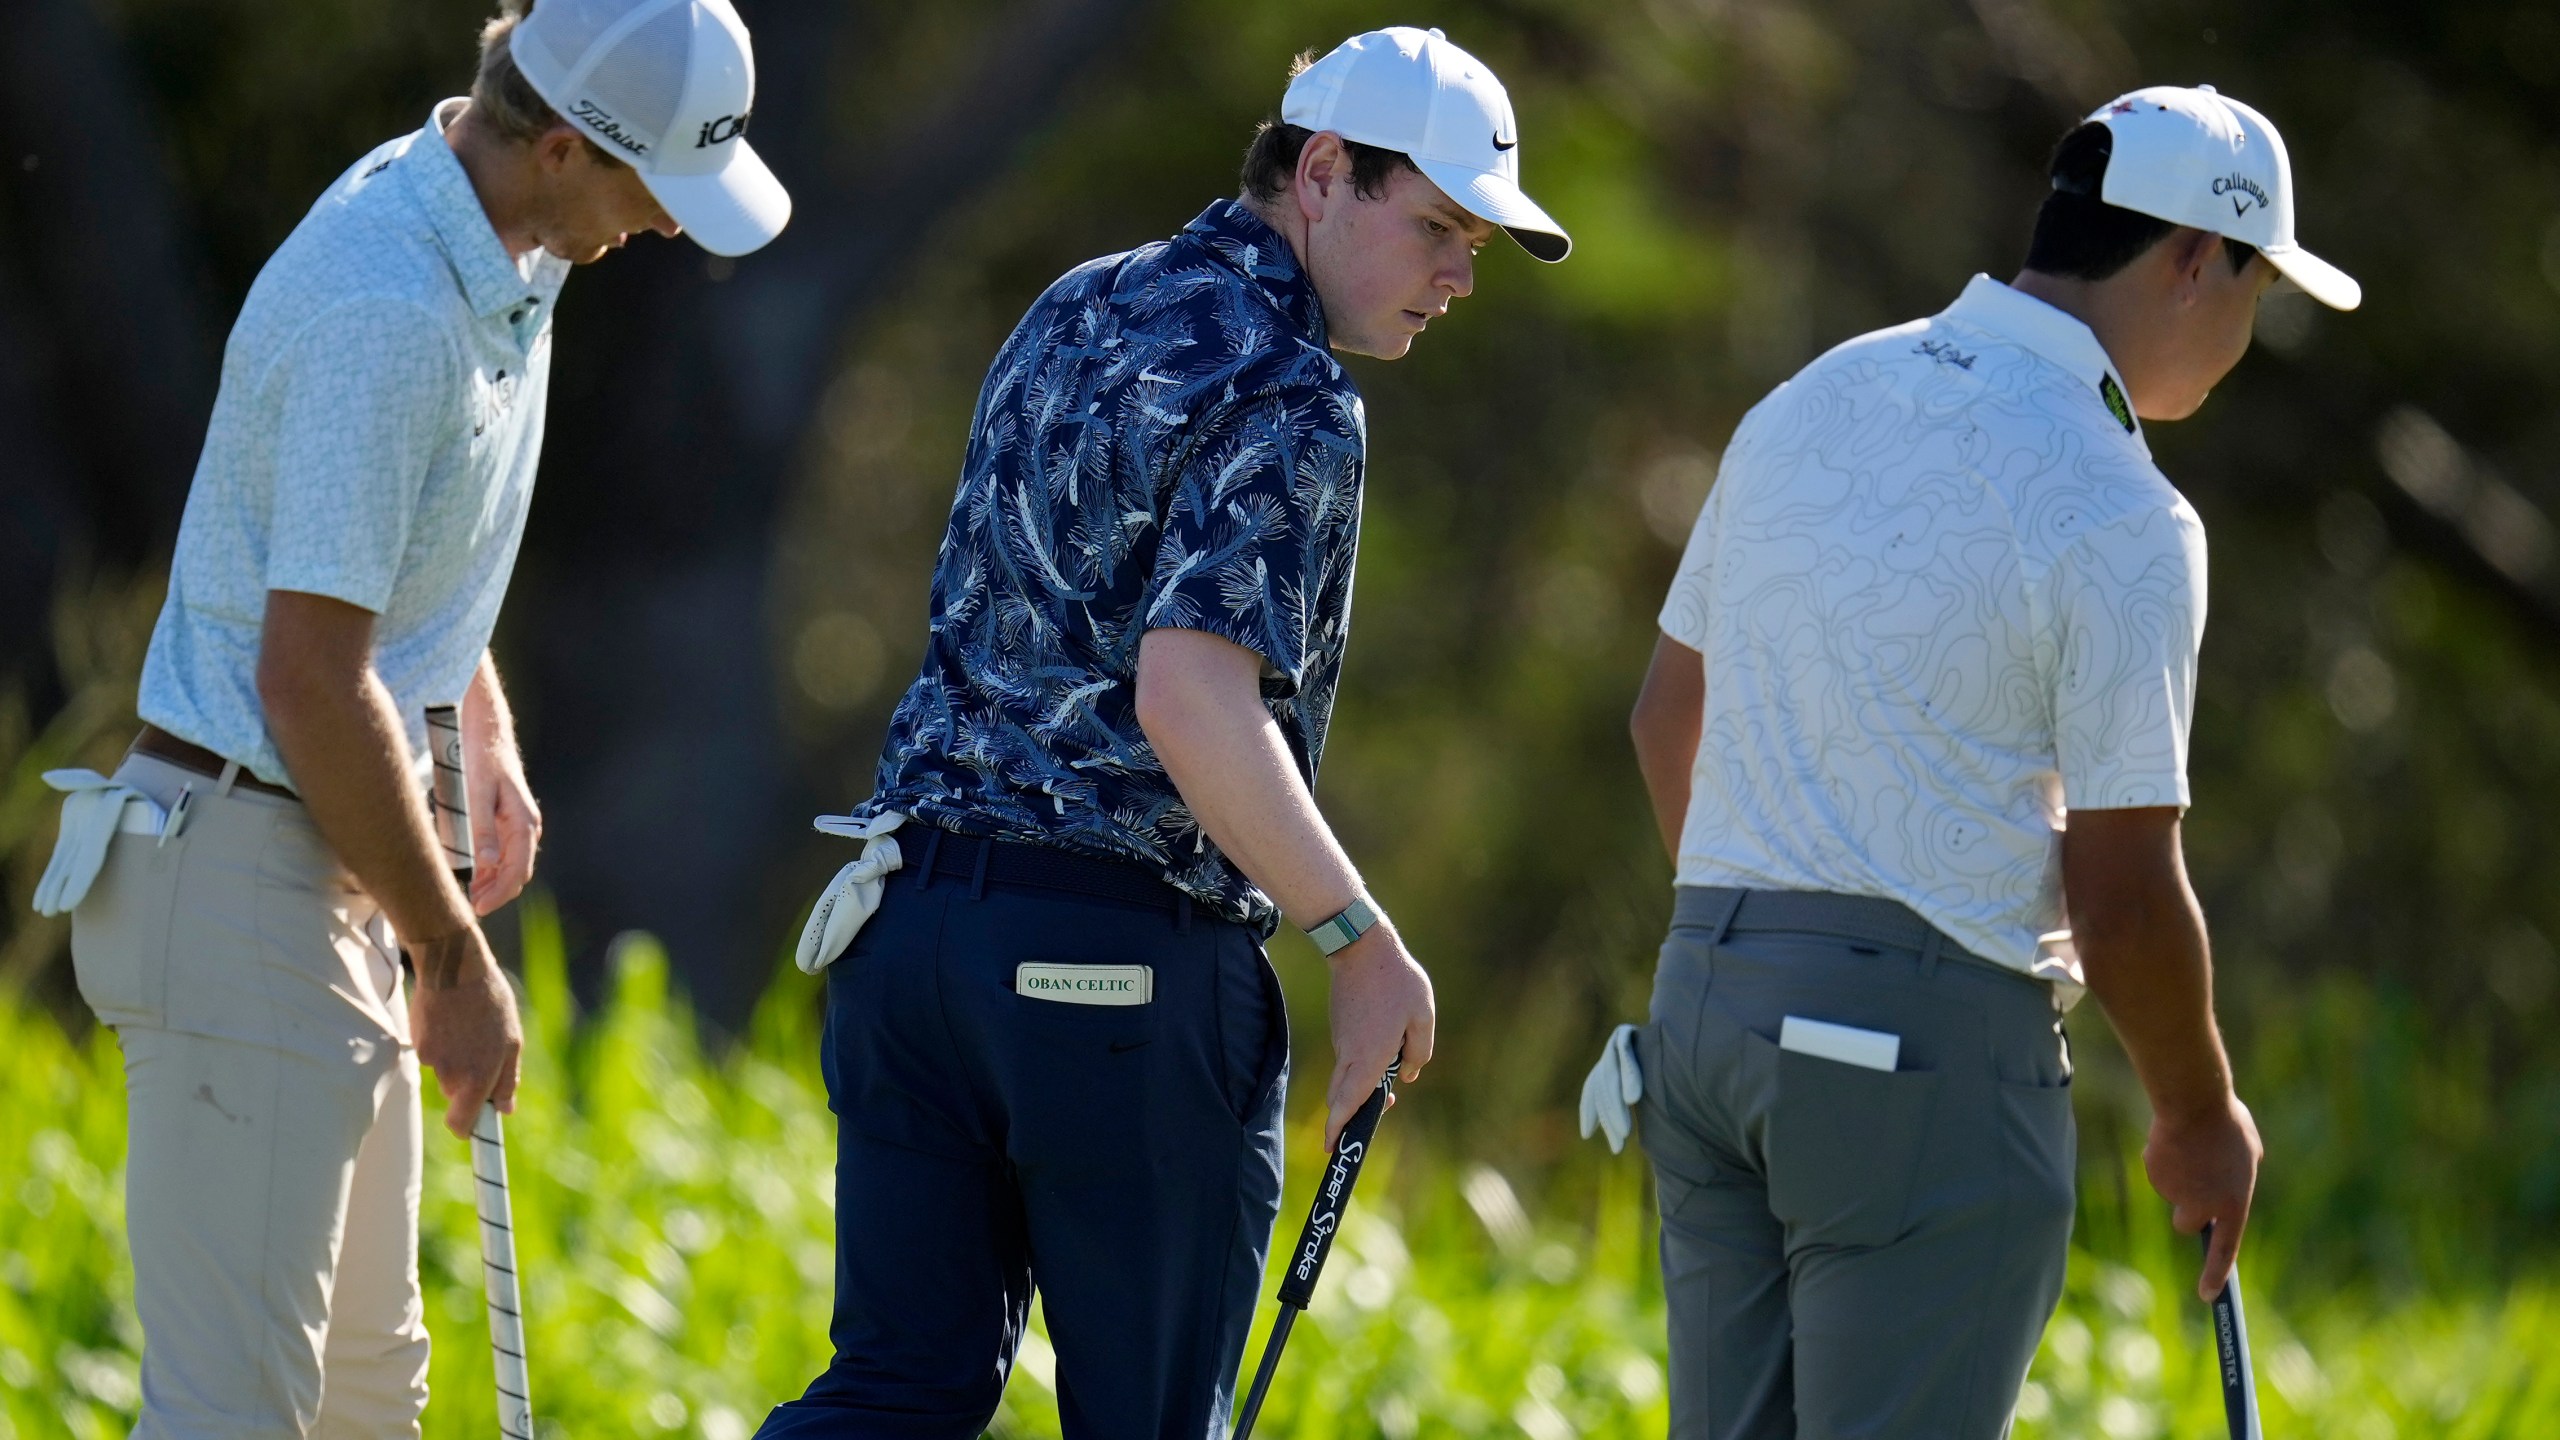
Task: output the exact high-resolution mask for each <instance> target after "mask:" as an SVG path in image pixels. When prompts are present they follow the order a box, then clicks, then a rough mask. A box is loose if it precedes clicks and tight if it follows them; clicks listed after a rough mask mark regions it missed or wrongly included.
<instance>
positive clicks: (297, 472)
mask: <svg viewBox="0 0 2560 1440" xmlns="http://www.w3.org/2000/svg"><path fill="white" fill-rule="evenodd" d="M462 104H463V102H462V101H460V100H447V101H445V102H443V103H442V104H440V105H438V106H437V107H436V109H435V112H434V113H433V114H432V115H430V116H429V118H428V122H427V125H426V126H425V128H423V129H421V130H419V131H417V132H416V133H414V134H411V135H407V136H403V137H402V138H400V139H397V140H393V141H391V142H389V143H387V144H385V145H383V146H381V147H380V148H379V149H376V150H375V151H374V152H373V153H372V154H370V155H367V156H365V157H364V158H363V159H362V160H359V161H357V162H356V163H355V165H354V166H353V167H351V168H350V169H349V170H348V171H347V173H346V174H345V175H343V176H341V177H340V178H339V179H338V181H337V182H336V183H335V184H333V185H332V186H330V188H329V189H328V191H327V192H326V193H324V194H323V195H322V196H321V197H320V200H319V203H317V204H315V205H314V206H312V208H311V212H310V214H308V215H307V216H305V217H304V218H303V221H302V223H301V224H300V225H298V226H297V227H295V229H294V232H293V234H292V235H291V236H289V237H288V238H287V239H286V240H285V242H284V244H283V246H282V247H280V248H279V249H278V250H277V251H276V253H275V255H274V256H273V257H272V258H270V259H269V260H268V261H267V265H266V268H265V269H264V270H261V271H260V272H259V273H258V279H257V283H256V284H254V285H253V286H251V287H250V290H249V298H248V302H247V303H246V304H245V305H244V306H242V308H241V311H240V319H239V321H238V322H237V323H236V324H235V325H234V326H233V327H232V331H231V339H230V343H229V345H228V347H227V348H226V349H225V351H224V354H223V360H222V388H221V393H220V395H219V397H218V398H217V399H216V400H215V402H214V410H213V421H212V424H211V425H210V427H208V429H207V432H206V435H205V445H204V453H203V456H202V457H201V458H200V459H199V460H198V462H197V465H196V474H195V483H194V486H193V488H192V489H191V490H190V491H189V492H188V494H187V509H186V518H185V521H184V523H183V525H182V527H181V529H180V531H179V535H178V551H177V558H176V560H175V562H174V563H173V565H172V567H171V569H170V575H169V598H168V601H167V603H166V604H165V605H164V606H163V607H162V609H161V612H160V619H159V623H158V625H157V626H156V627H155V628H154V629H153V631H152V635H151V648H150V652H149V654H148V656H147V657H146V658H145V660H144V662H143V670H142V695H141V706H140V708H141V713H142V718H143V719H145V720H147V721H149V722H151V723H152V724H154V725H157V726H159V727H160V728H161V729H163V730H166V731H168V732H169V733H170V734H172V735H176V736H178V737H179V738H181V739H185V740H191V741H193V742H195V743H196V744H198V745H202V746H204V747H205V748H206V749H208V750H211V751H213V752H215V753H216V754H219V755H222V756H224V757H226V758H228V759H232V760H237V761H239V762H240V763H241V764H242V765H243V766H244V767H246V768H247V769H248V770H249V771H250V772H251V773H253V774H255V775H256V776H258V778H260V779H262V780H266V781H269V782H271V783H275V784H280V785H290V784H291V783H292V776H290V775H289V774H287V773H286V770H285V764H284V758H283V757H282V756H281V755H279V754H278V753H277V752H276V747H275V741H274V740H273V739H272V738H271V737H270V736H269V734H268V733H267V725H266V718H265V712H264V710H263V707H261V706H260V704H259V703H258V691H257V668H258V649H259V635H260V629H261V626H262V625H263V624H264V621H265V616H266V601H267V592H268V591H270V590H297V591H306V592H309V593H311V594H316V595H326V596H329V597H331V598H333V599H338V600H343V601H346V602H347V603H348V604H351V605H356V606H360V607H362V608H364V609H366V610H370V611H372V612H374V614H376V615H377V616H379V617H381V618H380V620H379V622H378V624H377V625H376V627H375V631H374V653H373V662H374V668H375V670H376V671H377V672H378V673H379V674H380V675H381V677H382V681H383V683H384V684H385V685H386V686H388V687H389V688H390V690H391V693H392V695H393V697H394V698H395V699H396V700H397V702H398V704H399V707H400V710H401V713H402V714H403V715H405V716H406V717H407V718H408V722H409V729H410V734H409V741H410V746H411V751H412V753H413V754H416V755H418V756H420V757H422V758H423V757H424V755H425V753H426V748H425V746H426V735H425V728H424V723H425V722H424V718H423V716H424V708H425V707H426V706H428V705H431V704H450V703H453V702H457V701H459V700H460V699H461V698H462V695H463V692H464V690H465V689H467V688H468V687H469V685H470V682H471V676H472V672H473V671H474V670H475V669H477V668H478V666H479V663H480V657H481V655H482V653H483V652H485V651H486V650H487V649H488V645H489V634H490V631H491V630H492V629H494V628H495V626H496V624H497V619H498V607H499V604H500V602H501V601H503V600H504V599H505V598H506V588H507V579H508V577H509V575H510V574H511V573H512V572H513V571H514V569H515V559H516V549H517V546H518V544H519V542H520V541H521V540H522V538H523V535H524V521H525V514H526V512H527V510H528V508H529V507H530V506H531V504H532V500H533V476H534V465H535V462H536V460H537V459H538V458H539V457H540V455H541V451H542V420H543V408H544V403H545V400H546V399H547V397H548V394H549V388H550V376H551V312H552V309H553V304H554V302H555V301H556V300H557V299H558V298H559V294H560V286H561V283H562V282H563V281H564V280H566V279H567V278H568V274H569V264H568V262H567V261H564V260H561V259H559V258H558V257H556V256H553V255H550V254H548V253H546V252H544V251H540V250H536V251H534V252H533V253H532V254H531V255H528V256H527V257H525V258H524V259H523V260H521V261H519V260H516V259H514V258H512V257H510V256H509V255H508V254H507V251H506V247H505V246H504V245H502V244H501V243H500V242H499V240H498V236H497V232H496V231H495V230H493V229H491V228H490V224H489V218H488V215H487V213H486V212H485V211H483V210H482V209H481V207H480V200H479V196H478V195H477V193H476V192H474V191H473V189H472V188H471V181H470V177H469V176H467V175H466V174H464V172H463V169H462V164H461V162H460V161H459V160H458V159H456V158H455V156H454V153H453V150H452V148H451V147H450V146H449V145H447V144H446V143H445V139H444V126H445V124H446V123H447V122H448V121H449V120H450V119H451V117H452V115H453V114H454V113H455V112H456V111H457V110H458V109H459V107H460V106H461V105H462Z"/></svg>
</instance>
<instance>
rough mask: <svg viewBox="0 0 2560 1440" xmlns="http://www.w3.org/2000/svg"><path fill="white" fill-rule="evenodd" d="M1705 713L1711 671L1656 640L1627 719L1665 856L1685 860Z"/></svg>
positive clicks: (1667, 640)
mask: <svg viewBox="0 0 2560 1440" xmlns="http://www.w3.org/2000/svg"><path fill="white" fill-rule="evenodd" d="M1705 713H1706V667H1705V664H1704V662H1703V661H1702V660H1701V659H1700V657H1699V655H1698V652H1697V651H1695V650H1692V649H1690V648H1689V647H1688V646H1686V645H1683V644H1681V643H1680V642H1679V641H1677V640H1674V639H1672V638H1671V637H1669V636H1667V635H1658V636H1656V637H1654V647H1653V663H1652V664H1651V666H1649V667H1648V668H1647V669H1646V671H1645V677H1644V689H1643V690H1642V691H1641V692H1640V693H1638V694H1637V696H1636V706H1635V711H1634V713H1633V714H1631V715H1629V716H1628V717H1627V734H1628V737H1629V738H1630V739H1632V740H1633V741H1634V742H1635V751H1636V769H1637V770H1639V771H1641V772H1642V773H1643V775H1644V788H1645V794H1646V796H1647V798H1649V799H1650V800H1651V801H1652V802H1653V823H1654V825H1655V827H1656V828H1658V829H1659V830H1660V831H1661V832H1662V849H1663V853H1664V854H1666V855H1669V856H1670V857H1671V860H1672V863H1674V864H1677V863H1679V860H1680V831H1681V829H1682V828H1683V827H1684V826H1685V825H1686V824H1687V823H1688V819H1689V782H1690V776H1691V773H1692V771H1693V770H1694V769H1695V767H1696V765H1697V760H1698V734H1699V729H1700V727H1701V725H1702V724H1703V720H1704V716H1705Z"/></svg>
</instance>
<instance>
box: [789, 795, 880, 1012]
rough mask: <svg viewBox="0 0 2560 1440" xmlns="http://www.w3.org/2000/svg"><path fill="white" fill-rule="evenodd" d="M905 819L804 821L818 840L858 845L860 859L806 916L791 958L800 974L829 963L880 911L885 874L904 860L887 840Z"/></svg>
mask: <svg viewBox="0 0 2560 1440" xmlns="http://www.w3.org/2000/svg"><path fill="white" fill-rule="evenodd" d="M906 820H907V817H906V816H904V815H901V814H899V813H898V812H896V811H894V810H891V811H885V812H883V813H881V814H878V815H874V816H872V817H871V818H870V819H868V820H856V819H854V818H853V817H852V816H850V815H821V816H819V817H818V818H817V819H815V820H812V821H810V822H809V823H810V826H811V828H813V829H815V830H816V831H817V832H818V833H819V834H821V835H841V836H843V837H844V838H846V839H848V840H859V841H861V842H862V855H861V857H860V858H859V859H857V860H855V861H854V862H853V863H852V864H850V865H847V866H845V867H844V868H843V869H841V870H839V871H837V872H836V878H835V879H833V880H830V881H828V882H827V888H826V889H825V890H824V891H823V892H821V893H820V894H819V896H818V904H817V908H815V909H813V910H811V911H810V912H809V923H808V924H807V925H804V926H802V927H801V929H800V944H799V947H798V948H797V949H796V950H794V951H793V952H792V956H791V958H792V960H793V961H794V962H796V963H797V964H798V965H799V966H800V968H801V970H802V971H803V972H805V973H807V974H811V975H815V974H817V973H818V972H819V971H821V970H824V969H826V968H827V966H828V965H830V964H832V963H834V961H835V958H836V957H837V956H839V955H842V954H843V953H844V952H845V947H846V946H848V945H851V944H852V943H853V937H854V936H855V935H856V934H858V933H860V932H861V930H862V926H863V922H864V921H866V920H869V919H870V918H871V915H872V912H873V911H875V910H878V909H879V908H880V895H881V892H882V891H884V890H886V889H888V888H889V873H890V872H891V871H893V870H898V869H902V868H904V867H905V865H906V863H907V857H906V856H904V855H902V854H900V853H899V852H898V842H897V841H896V840H894V839H891V838H890V835H889V832H890V831H892V830H895V829H897V828H898V827H899V826H900V825H903V824H905V823H906Z"/></svg>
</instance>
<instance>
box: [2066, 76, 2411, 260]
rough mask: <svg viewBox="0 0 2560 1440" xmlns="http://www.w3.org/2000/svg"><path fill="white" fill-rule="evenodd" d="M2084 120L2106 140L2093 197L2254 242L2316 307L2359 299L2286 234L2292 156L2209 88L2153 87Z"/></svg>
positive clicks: (2265, 128) (2260, 118) (2244, 111)
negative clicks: (2103, 168) (2103, 169)
mask: <svg viewBox="0 0 2560 1440" xmlns="http://www.w3.org/2000/svg"><path fill="white" fill-rule="evenodd" d="M2089 119H2090V120H2091V121H2093V122H2095V123H2097V124H2101V125H2104V126H2106V127H2107V129H2108V130H2109V131H2110V132H2111V139H2112V141H2113V152H2112V153H2111V154H2110V155H2109V156H2108V157H2107V174H2106V179H2105V181H2104V183H2103V184H2102V186H2101V187H2100V193H2099V196H2098V198H2099V199H2101V200H2104V201H2106V202H2107V203H2108V204H2110V205H2115V206H2120V207H2122V208H2124V209H2127V210H2132V211H2137V212H2139V213H2141V214H2144V215H2149V216H2151V217H2153V218H2155V219H2159V220H2166V221H2169V222H2170V223H2172V224H2175V225H2191V226H2194V227H2195V228H2196V229H2198V230H2210V231H2212V232H2213V233H2214V234H2216V235H2227V236H2229V237H2230V238H2232V239H2234V240H2237V241H2240V242H2241V243H2242V244H2244V245H2254V246H2256V247H2258V251H2259V253H2261V254H2263V255H2265V256H2266V257H2267V261H2268V263H2269V264H2272V265H2274V266H2275V267H2276V269H2277V271H2278V272H2279V273H2281V274H2282V275H2283V276H2284V277H2285V278H2286V279H2288V280H2291V281H2292V282H2293V283H2294V284H2296V285H2299V286H2301V287H2302V288H2303V291H2304V292H2305V293H2306V294H2308V295H2310V296H2311V298H2312V299H2314V300H2317V301H2319V302H2320V303H2321V304H2323V305H2328V306H2331V307H2333V308H2335V309H2339V310H2353V309H2354V308H2356V306H2357V305H2359V304H2361V303H2363V300H2364V287H2363V286H2361V285H2358V284H2357V283H2356V282H2355V281H2354V280H2353V279H2352V278H2350V277H2349V276H2348V274H2347V272H2345V271H2344V270H2341V269H2339V268H2338V267H2337V266H2335V265H2332V264H2330V263H2329V262H2328V261H2326V260H2323V259H2321V258H2320V257H2319V256H2317V255H2314V254H2312V253H2311V252H2310V251H2308V250H2305V249H2303V248H2302V246H2301V244H2300V243H2299V242H2297V241H2296V240H2295V239H2294V236H2293V161H2292V159H2291V158H2290V157H2289V156H2287V155H2286V154H2285V148H2284V137H2283V136H2281V135H2278V134H2277V133H2276V127H2275V126H2274V125H2272V124H2270V123H2268V121H2267V117H2266V116H2264V115H2261V114H2259V113H2258V112H2257V111H2255V110H2252V109H2250V108H2249V107H2248V106H2246V105H2243V104H2241V103H2240V102H2239V101H2237V100H2234V99H2231V98H2229V97H2228V96H2225V95H2221V94H2217V93H2215V91H2214V88H2213V87H2212V86H2210V85H2198V86H2194V87H2192V88H2190V87H2187V86H2182V85H2154V86H2152V87H2150V88H2149V89H2146V90H2136V91H2134V92H2133V93H2132V94H2130V95H2124V96H2120V97H2118V98H2117V99H2115V100H2114V101H2112V102H2110V103H2108V104H2106V105H2102V106H2100V107H2099V108H2098V110H2097V111H2096V113H2094V114H2092V115H2091V116H2090V117H2089Z"/></svg>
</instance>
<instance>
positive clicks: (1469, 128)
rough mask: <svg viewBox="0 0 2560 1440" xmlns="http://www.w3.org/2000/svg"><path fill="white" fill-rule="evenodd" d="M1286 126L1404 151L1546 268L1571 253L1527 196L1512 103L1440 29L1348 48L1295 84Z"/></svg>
mask: <svg viewBox="0 0 2560 1440" xmlns="http://www.w3.org/2000/svg"><path fill="white" fill-rule="evenodd" d="M1280 119H1281V120H1282V121H1283V122H1284V123H1287V124H1290V125H1298V126H1303V127H1305V128H1306V129H1309V130H1330V131H1332V132H1334V133H1335V134H1337V135H1340V136H1341V137H1342V138H1343V139H1345V140H1356V141H1358V142H1359V143H1361V144H1363V145H1375V146H1377V147H1378V148H1380V149H1382V150H1397V151H1401V152H1403V153H1404V154H1405V155H1406V156H1407V157H1409V158H1410V159H1411V160H1412V161H1413V165H1414V168H1415V169H1417V170H1420V171H1421V172H1422V173H1423V174H1424V175H1426V176H1428V177H1430V179H1431V183H1433V184H1435V185H1437V186H1439V187H1440V188H1441V189H1442V190H1444V191H1446V192H1448V196H1449V198H1450V199H1452V200H1454V201H1456V202H1458V204H1459V206H1460V207H1462V208H1463V209H1465V210H1466V212H1467V213H1468V214H1470V215H1473V216H1475V217H1476V218H1477V219H1479V220H1490V221H1492V222H1493V223H1494V224H1496V225H1499V226H1501V227H1502V228H1503V229H1505V230H1508V231H1510V232H1511V238H1512V239H1514V240H1517V241H1519V242H1520V248H1521V249H1523V250H1526V251H1528V252H1529V253H1530V254H1532V255H1535V256H1536V257H1538V258H1539V259H1541V260H1545V261H1550V262H1553V261H1557V260H1561V259H1563V258H1564V257H1565V256H1566V254H1567V253H1569V252H1570V251H1571V250H1572V249H1573V240H1572V238H1571V237H1570V236H1568V235H1566V234H1565V233H1564V227H1563V226H1561V225H1558V224H1557V223H1556V222H1555V221H1554V220H1553V219H1551V218H1549V217H1548V215H1547V212H1546V211H1544V210H1541V209H1539V208H1538V203H1537V202H1536V201H1534V200H1531V199H1530V198H1529V197H1528V196H1527V195H1526V194H1524V193H1522V192H1521V189H1520V127H1519V126H1518V125H1517V124H1515V123H1514V122H1513V120H1512V118H1511V96H1510V95H1509V94H1508V93H1507V92H1505V91H1504V90H1503V88H1502V82H1501V81H1499V80H1496V79H1495V78H1493V71H1492V70H1491V69H1489V68H1487V66H1486V65H1485V63H1484V62H1483V61H1481V60H1478V59H1477V58H1476V57H1474V56H1473V55H1470V54H1468V53H1467V52H1466V51H1464V50H1461V49H1459V48H1458V47H1457V46H1455V45H1452V44H1450V43H1449V37H1447V36H1445V35H1443V34H1441V33H1440V32H1439V31H1437V30H1416V29H1413V28H1412V27H1410V26H1406V25H1396V26H1391V27H1389V28H1387V29H1384V30H1372V31H1370V32H1369V33H1367V34H1365V35H1354V36H1352V37H1351V38H1350V39H1348V40H1345V41H1343V42H1342V43H1341V44H1339V45H1336V46H1335V47H1333V53H1331V54H1329V55H1327V56H1325V57H1324V58H1323V59H1321V60H1318V61H1317V62H1316V63H1314V64H1313V65H1310V66H1308V67H1307V68H1306V69H1304V70H1302V71H1300V72H1298V77H1297V78H1296V79H1294V80H1292V81H1290V82H1289V89H1288V93H1287V94H1285V95H1283V96H1281V97H1280Z"/></svg>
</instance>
